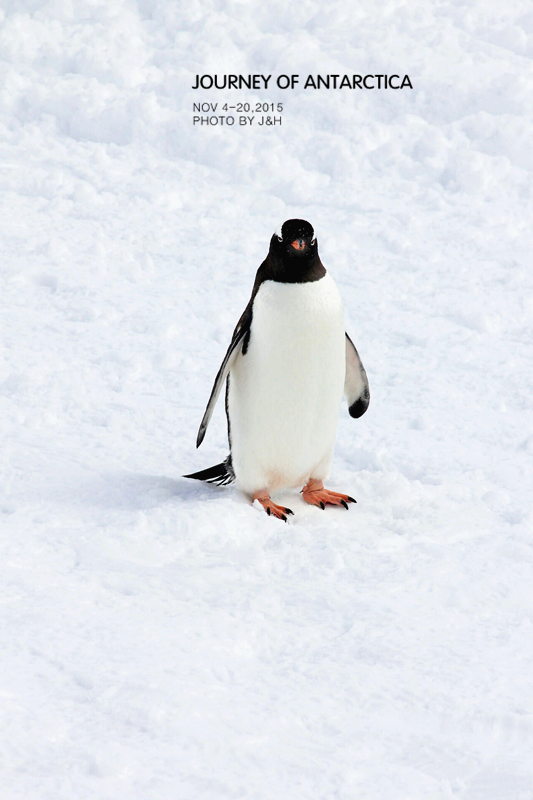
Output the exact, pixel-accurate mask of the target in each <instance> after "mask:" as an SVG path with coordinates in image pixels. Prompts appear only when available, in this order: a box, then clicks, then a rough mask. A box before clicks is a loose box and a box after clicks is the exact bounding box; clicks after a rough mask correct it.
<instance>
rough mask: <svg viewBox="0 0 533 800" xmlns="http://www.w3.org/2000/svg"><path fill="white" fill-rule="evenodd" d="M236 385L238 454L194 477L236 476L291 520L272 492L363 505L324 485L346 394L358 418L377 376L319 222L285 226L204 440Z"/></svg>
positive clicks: (234, 441)
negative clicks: (359, 341) (371, 376)
mask: <svg viewBox="0 0 533 800" xmlns="http://www.w3.org/2000/svg"><path fill="white" fill-rule="evenodd" d="M224 383H225V384H226V417H227V424H228V440H229V446H230V453H229V455H228V457H227V458H226V459H225V461H223V462H222V463H221V464H217V465H216V466H213V467H210V468H208V469H204V470H201V471H200V472H195V473H193V474H191V475H185V476H184V477H186V478H194V479H196V480H201V481H207V482H209V483H215V484H218V485H226V484H229V483H233V482H235V483H236V485H237V487H238V488H239V489H240V490H241V491H242V492H244V493H245V494H247V495H249V496H250V498H253V500H252V502H254V501H255V500H258V501H259V503H260V504H261V505H262V506H263V508H264V509H265V511H266V513H267V514H269V515H271V516H273V517H277V518H278V519H281V520H283V521H285V522H286V521H287V515H289V514H293V513H294V512H293V511H291V509H290V508H285V507H284V506H280V505H277V504H276V503H274V502H273V501H272V498H271V495H272V494H273V493H274V492H276V491H279V490H280V489H287V488H300V487H302V486H303V489H302V490H301V493H302V495H303V499H304V500H305V501H306V502H307V503H310V504H311V505H314V506H317V507H319V508H321V509H324V508H325V507H326V505H342V506H344V508H346V509H348V503H355V502H356V501H355V500H354V499H353V497H350V496H349V495H347V494H340V493H338V492H333V491H331V490H328V489H325V488H324V483H323V482H324V481H325V480H326V479H327V478H328V477H329V473H330V469H331V464H332V460H333V450H334V446H335V438H336V432H337V424H338V418H339V412H340V406H341V401H342V395H343V392H344V394H345V396H346V400H347V404H348V410H349V413H350V415H351V416H352V417H354V418H358V417H361V416H362V415H363V414H364V413H365V411H366V410H367V408H368V404H369V402H370V392H369V387H368V378H367V374H366V371H365V368H364V367H363V364H362V362H361V359H360V358H359V354H358V352H357V350H356V348H355V346H354V344H353V342H352V340H351V339H350V337H349V336H348V334H347V333H346V331H345V328H344V308H343V303H342V299H341V296H340V293H339V290H338V289H337V286H336V285H335V283H334V281H333V279H332V277H331V276H330V275H329V273H328V272H326V269H325V268H324V266H323V264H322V261H321V260H320V256H319V255H318V242H317V238H316V236H315V231H314V228H313V226H312V225H311V224H310V223H309V222H307V221H306V220H303V219H289V220H287V221H286V222H284V223H283V224H282V225H281V226H279V227H278V228H277V230H276V231H275V233H274V235H273V236H272V238H271V240H270V247H269V252H268V255H267V257H266V259H265V260H264V261H263V263H262V264H261V266H260V267H259V269H258V270H257V274H256V277H255V282H254V286H253V290H252V296H251V297H250V301H249V303H248V305H247V306H246V308H245V310H244V312H243V314H242V316H241V318H240V319H239V321H238V323H237V326H236V328H235V330H234V332H233V336H232V339H231V343H230V346H229V347H228V351H227V353H226V355H225V357H224V360H223V361H222V364H221V366H220V369H219V371H218V373H217V376H216V378H215V383H214V385H213V389H212V391H211V396H210V398H209V402H208V403H207V408H206V410H205V414H204V416H203V419H202V422H201V424H200V429H199V431H198V437H197V440H196V446H197V447H199V446H200V445H201V443H202V441H203V439H204V436H205V432H206V430H207V426H208V424H209V420H210V419H211V415H212V413H213V409H214V407H215V404H216V402H217V399H218V397H219V395H220V392H221V389H222V386H223V385H224Z"/></svg>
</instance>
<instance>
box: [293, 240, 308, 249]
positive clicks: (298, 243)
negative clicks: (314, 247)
mask: <svg viewBox="0 0 533 800" xmlns="http://www.w3.org/2000/svg"><path fill="white" fill-rule="evenodd" d="M291 247H294V249H295V250H304V248H305V242H304V240H303V239H295V240H294V242H291Z"/></svg>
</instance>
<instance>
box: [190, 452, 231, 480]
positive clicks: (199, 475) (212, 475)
mask: <svg viewBox="0 0 533 800" xmlns="http://www.w3.org/2000/svg"><path fill="white" fill-rule="evenodd" d="M183 477H184V478H194V480H196V481H206V482H207V483H216V485H217V486H226V485H227V484H228V483H233V481H234V480H235V473H234V471H233V464H232V463H231V455H229V456H228V457H227V458H226V460H225V461H223V462H222V463H221V464H215V466H214V467H208V468H207V469H202V470H200V472H193V473H192V474H191V475H184V476H183Z"/></svg>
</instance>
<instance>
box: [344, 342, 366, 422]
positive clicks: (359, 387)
mask: <svg viewBox="0 0 533 800" xmlns="http://www.w3.org/2000/svg"><path fill="white" fill-rule="evenodd" d="M344 395H345V397H346V402H347V403H348V411H349V412H350V416H351V417H355V418H356V419H357V418H358V417H362V416H363V414H364V413H365V411H366V410H367V408H368V404H369V403H370V390H369V387H368V378H367V375H366V371H365V368H364V367H363V364H362V363H361V359H360V358H359V353H358V352H357V350H356V349H355V345H354V343H353V342H352V340H351V339H350V337H349V336H348V334H346V378H345V380H344Z"/></svg>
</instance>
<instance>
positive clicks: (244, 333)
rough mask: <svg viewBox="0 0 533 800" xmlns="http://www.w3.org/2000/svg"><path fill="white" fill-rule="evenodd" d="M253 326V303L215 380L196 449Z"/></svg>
mask: <svg viewBox="0 0 533 800" xmlns="http://www.w3.org/2000/svg"><path fill="white" fill-rule="evenodd" d="M251 324H252V301H251V300H250V302H249V303H248V305H247V306H246V308H245V310H244V313H243V315H242V317H241V318H240V320H239V321H238V323H237V327H236V328H235V330H234V332H233V337H232V339H231V344H230V346H229V347H228V352H227V353H226V355H225V356H224V361H223V362H222V364H221V365H220V369H219V371H218V372H217V376H216V378H215V382H214V384H213V388H212V390H211V396H210V397H209V402H208V403H207V407H206V409H205V413H204V416H203V419H202V422H201V423H200V428H199V430H198V436H197V437H196V447H200V445H201V444H202V442H203V440H204V436H205V432H206V430H207V426H208V425H209V420H210V419H211V416H212V414H213V411H214V408H215V405H216V402H217V400H218V396H219V394H220V390H221V389H222V386H223V385H224V381H225V380H226V378H227V377H228V373H229V371H230V369H231V368H232V366H233V364H234V363H235V359H236V358H237V356H238V355H239V353H240V352H241V348H240V345H241V342H242V345H243V346H242V352H243V353H245V352H246V349H247V343H248V340H249V338H250V326H251Z"/></svg>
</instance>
